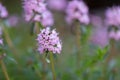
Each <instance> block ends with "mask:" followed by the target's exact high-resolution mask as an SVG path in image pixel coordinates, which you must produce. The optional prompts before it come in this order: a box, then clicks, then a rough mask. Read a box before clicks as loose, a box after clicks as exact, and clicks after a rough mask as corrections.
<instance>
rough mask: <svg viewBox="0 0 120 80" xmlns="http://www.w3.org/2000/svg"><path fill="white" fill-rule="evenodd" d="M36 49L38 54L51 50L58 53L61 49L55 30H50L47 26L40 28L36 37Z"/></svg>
mask: <svg viewBox="0 0 120 80" xmlns="http://www.w3.org/2000/svg"><path fill="white" fill-rule="evenodd" d="M37 42H38V51H39V52H40V54H43V53H45V52H52V53H58V54H60V52H61V50H62V44H61V40H60V39H59V37H58V33H57V32H56V30H55V29H54V30H52V31H51V30H50V28H49V27H47V28H45V29H43V30H41V32H40V33H39V34H38V37H37Z"/></svg>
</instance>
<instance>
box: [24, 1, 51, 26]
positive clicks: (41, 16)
mask: <svg viewBox="0 0 120 80" xmlns="http://www.w3.org/2000/svg"><path fill="white" fill-rule="evenodd" d="M24 11H25V19H26V21H35V22H36V21H37V22H41V23H42V25H43V26H44V27H47V26H52V25H53V17H52V13H51V12H50V11H49V10H48V9H47V8H46V4H45V3H44V0H24Z"/></svg>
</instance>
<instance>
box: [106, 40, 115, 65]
mask: <svg viewBox="0 0 120 80" xmlns="http://www.w3.org/2000/svg"><path fill="white" fill-rule="evenodd" d="M114 43H115V41H114V40H111V41H110V46H111V48H110V53H109V55H108V58H107V60H106V62H107V63H109V62H110V60H111V59H112V58H113V57H114V56H115V53H116V52H115V44H114Z"/></svg>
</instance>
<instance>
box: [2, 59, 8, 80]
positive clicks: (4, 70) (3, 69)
mask: <svg viewBox="0 0 120 80" xmlns="http://www.w3.org/2000/svg"><path fill="white" fill-rule="evenodd" d="M0 63H1V67H2V71H3V73H4V75H5V78H6V80H10V78H9V75H8V72H7V70H6V67H5V64H4V62H3V61H2V60H0Z"/></svg>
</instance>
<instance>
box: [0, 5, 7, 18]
mask: <svg viewBox="0 0 120 80" xmlns="http://www.w3.org/2000/svg"><path fill="white" fill-rule="evenodd" d="M7 16H8V12H7V9H6V8H5V7H4V6H3V5H2V4H1V3H0V18H6V17H7Z"/></svg>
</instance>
